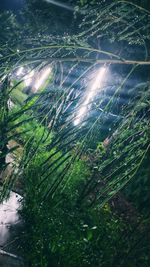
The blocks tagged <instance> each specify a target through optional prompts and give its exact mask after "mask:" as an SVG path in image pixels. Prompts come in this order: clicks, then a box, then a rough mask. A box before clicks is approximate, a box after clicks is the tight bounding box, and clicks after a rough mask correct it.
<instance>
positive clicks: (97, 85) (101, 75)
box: [74, 67, 107, 125]
mask: <svg viewBox="0 0 150 267" xmlns="http://www.w3.org/2000/svg"><path fill="white" fill-rule="evenodd" d="M106 70H107V68H106V67H102V68H100V70H99V71H98V72H97V75H96V79H95V81H93V85H92V87H91V88H90V92H87V97H86V99H85V101H84V102H83V107H82V108H81V109H80V110H79V113H78V115H77V118H76V119H75V121H74V125H78V124H79V123H80V122H81V120H82V119H83V117H84V114H85V113H86V111H87V106H88V104H89V103H90V101H91V100H92V99H93V97H94V96H95V94H96V91H97V89H99V88H100V86H101V83H102V81H103V79H104V75H105V74H106Z"/></svg>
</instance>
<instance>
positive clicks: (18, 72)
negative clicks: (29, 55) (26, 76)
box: [16, 67, 24, 76]
mask: <svg viewBox="0 0 150 267" xmlns="http://www.w3.org/2000/svg"><path fill="white" fill-rule="evenodd" d="M23 70H24V69H23V67H20V68H19V69H18V70H17V73H16V75H17V76H20V75H21V74H23Z"/></svg>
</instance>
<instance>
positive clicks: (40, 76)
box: [33, 67, 51, 92]
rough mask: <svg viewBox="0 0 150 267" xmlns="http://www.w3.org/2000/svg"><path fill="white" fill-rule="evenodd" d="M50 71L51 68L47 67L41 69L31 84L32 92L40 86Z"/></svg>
mask: <svg viewBox="0 0 150 267" xmlns="http://www.w3.org/2000/svg"><path fill="white" fill-rule="evenodd" d="M50 73H51V68H50V67H48V68H46V69H45V70H43V71H42V73H41V75H40V74H39V77H38V78H37V79H36V81H35V84H34V86H33V91H34V92H36V91H37V90H38V89H39V88H40V86H41V85H42V84H43V83H44V82H45V81H46V79H47V78H48V76H49V74H50Z"/></svg>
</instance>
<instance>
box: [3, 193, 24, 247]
mask: <svg viewBox="0 0 150 267" xmlns="http://www.w3.org/2000/svg"><path fill="white" fill-rule="evenodd" d="M21 199H22V197H21V196H20V195H18V194H16V193H14V192H11V193H10V196H9V199H8V200H5V201H3V203H2V204H0V246H3V245H4V244H5V243H6V242H7V240H8V238H9V236H10V231H9V229H10V226H11V225H14V224H16V223H17V222H18V220H19V216H18V212H17V210H18V209H19V208H20V206H21Z"/></svg>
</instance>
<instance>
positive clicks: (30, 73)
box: [24, 70, 35, 86]
mask: <svg viewBox="0 0 150 267" xmlns="http://www.w3.org/2000/svg"><path fill="white" fill-rule="evenodd" d="M34 73H35V72H34V70H32V71H30V72H29V74H27V75H26V76H25V78H24V82H25V85H26V86H29V85H30V84H31V83H32V78H33V76H34Z"/></svg>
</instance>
